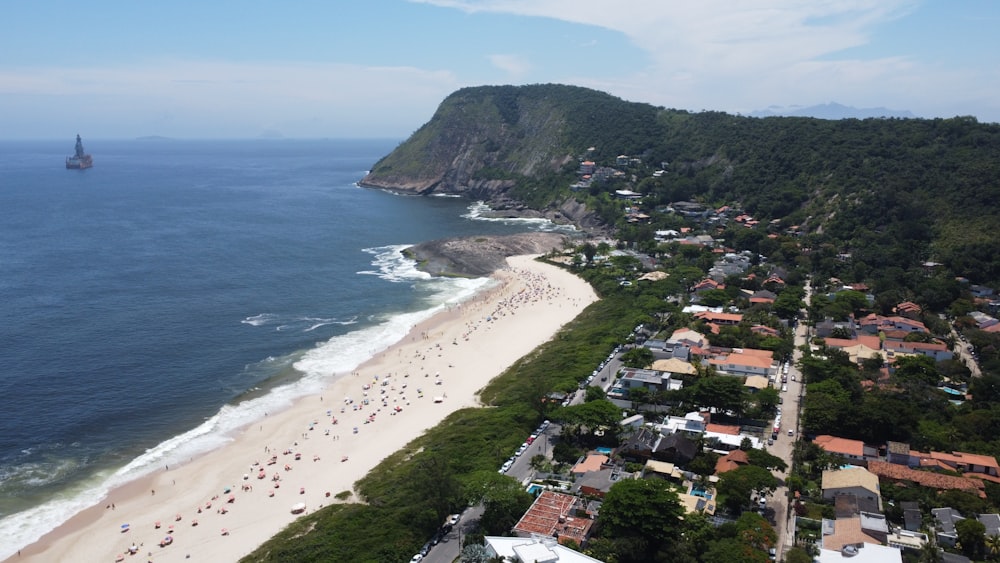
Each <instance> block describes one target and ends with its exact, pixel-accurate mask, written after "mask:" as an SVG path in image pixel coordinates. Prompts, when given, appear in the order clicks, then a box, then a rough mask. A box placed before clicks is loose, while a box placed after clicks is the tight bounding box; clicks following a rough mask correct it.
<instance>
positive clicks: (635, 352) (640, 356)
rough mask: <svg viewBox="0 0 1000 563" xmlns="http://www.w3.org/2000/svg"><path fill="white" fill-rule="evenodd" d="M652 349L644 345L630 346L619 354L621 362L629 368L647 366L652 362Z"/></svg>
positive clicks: (653, 357)
mask: <svg viewBox="0 0 1000 563" xmlns="http://www.w3.org/2000/svg"><path fill="white" fill-rule="evenodd" d="M654 359H655V356H653V351H652V350H650V349H649V348H646V347H644V346H639V347H637V348H632V349H631V350H629V351H627V352H625V353H624V354H622V355H621V362H622V364H624V365H625V366H627V367H630V368H647V367H649V366H650V364H652V363H653V360H654Z"/></svg>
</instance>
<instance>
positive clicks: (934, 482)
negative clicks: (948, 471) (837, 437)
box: [868, 461, 986, 498]
mask: <svg viewBox="0 0 1000 563" xmlns="http://www.w3.org/2000/svg"><path fill="white" fill-rule="evenodd" d="M868 471H871V472H872V473H874V474H875V475H878V476H879V477H885V478H886V479H893V480H895V481H913V482H914V483H916V484H918V485H922V486H924V487H931V488H934V489H942V490H944V489H958V490H960V491H966V492H969V493H972V494H974V495H978V496H979V497H980V498H986V492H985V490H984V489H985V485H983V482H982V481H978V480H976V479H966V478H964V477H953V476H951V475H941V474H940V473H934V472H933V471H918V470H916V469H910V468H909V467H906V466H903V465H896V464H895V463H889V462H888V461H869V462H868Z"/></svg>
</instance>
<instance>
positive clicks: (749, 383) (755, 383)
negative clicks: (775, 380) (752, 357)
mask: <svg viewBox="0 0 1000 563" xmlns="http://www.w3.org/2000/svg"><path fill="white" fill-rule="evenodd" d="M770 383H771V380H770V379H768V378H766V377H764V376H763V375H750V376H747V379H746V381H744V382H743V386H744V387H746V388H747V390H748V391H750V392H751V393H757V392H758V391H760V390H761V389H767V387H768V385H770Z"/></svg>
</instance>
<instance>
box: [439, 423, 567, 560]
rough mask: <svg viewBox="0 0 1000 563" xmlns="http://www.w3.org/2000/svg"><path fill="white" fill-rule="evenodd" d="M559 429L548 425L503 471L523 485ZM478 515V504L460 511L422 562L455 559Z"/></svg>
mask: <svg viewBox="0 0 1000 563" xmlns="http://www.w3.org/2000/svg"><path fill="white" fill-rule="evenodd" d="M561 431H562V430H561V427H560V426H559V425H558V424H556V423H552V424H549V427H548V428H546V429H545V431H544V432H542V433H541V434H539V436H538V439H537V440H535V441H534V442H532V443H531V444H530V445H529V446H528V448H527V449H526V450H525V451H524V453H523V454H521V455H520V456H518V457H517V459H516V460H515V461H514V463H513V465H511V467H510V469H508V470H507V473H506V475H507V476H508V477H511V478H513V479H517V480H518V481H519V482H520V483H521V484H523V485H524V486H527V484H528V482H529V481H530V480H531V478H532V477H534V474H535V470H534V469H532V468H531V458H532V457H534V456H536V455H538V454H543V455H545V456H546V457H548V458H550V459H551V458H552V447H553V445H554V442H556V441H558V439H559V438H558V437H559V434H560V432H561ZM525 438H527V436H525ZM513 453H514V452H511V454H512V455H513ZM497 469H499V468H497ZM482 515H483V506H482V505H477V506H473V507H470V508H468V509H466V510H465V512H463V513H462V519H461V520H459V522H458V524H457V525H456V526H454V527H453V528H452V531H451V532H450V533H448V534H447V535H446V536H445V537H444V539H443V540H442V541H441V543H438V544H437V545H435V546H434V547H433V548H431V550H430V552H429V553H428V554H427V556H426V557H424V559H423V562H425V563H451V562H452V561H455V560H456V559H457V558H458V556H459V553H460V552H461V545H463V544H464V542H463V541H462V538H463V536H465V534H467V533H469V532H470V531H472V530H473V529H474V528H475V527H476V526H478V524H479V518H480V517H481V516H482Z"/></svg>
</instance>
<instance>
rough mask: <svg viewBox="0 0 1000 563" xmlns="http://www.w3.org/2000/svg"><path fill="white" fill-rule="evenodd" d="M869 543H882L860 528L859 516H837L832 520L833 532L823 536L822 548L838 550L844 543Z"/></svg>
mask: <svg viewBox="0 0 1000 563" xmlns="http://www.w3.org/2000/svg"><path fill="white" fill-rule="evenodd" d="M859 543H871V544H875V545H882V542H881V541H879V540H878V539H877V538H874V537H872V536H869V535H868V534H866V533H865V532H864V531H863V530H862V529H861V518H859V517H857V516H853V517H851V518H837V519H836V520H835V521H834V525H833V533H832V534H830V535H829V536H824V537H823V549H830V550H833V551H840V549H841V548H843V547H844V546H845V545H857V544H859Z"/></svg>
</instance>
